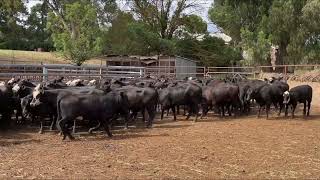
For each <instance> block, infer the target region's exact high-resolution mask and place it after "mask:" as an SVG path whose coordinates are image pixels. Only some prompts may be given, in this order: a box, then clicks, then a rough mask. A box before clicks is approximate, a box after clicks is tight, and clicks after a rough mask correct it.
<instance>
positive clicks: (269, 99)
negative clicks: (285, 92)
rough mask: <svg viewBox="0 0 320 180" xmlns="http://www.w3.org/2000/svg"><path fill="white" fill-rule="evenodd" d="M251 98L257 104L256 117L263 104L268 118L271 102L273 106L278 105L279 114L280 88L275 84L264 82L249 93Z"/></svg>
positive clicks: (281, 103) (281, 100) (281, 97)
mask: <svg viewBox="0 0 320 180" xmlns="http://www.w3.org/2000/svg"><path fill="white" fill-rule="evenodd" d="M251 98H252V99H255V100H256V102H257V103H258V104H259V111H258V117H260V112H261V109H262V107H263V106H266V114H267V119H268V118H269V111H270V106H271V104H273V105H274V106H275V107H277V105H280V110H279V113H278V115H280V113H281V110H282V108H283V96H282V90H281V89H280V88H279V87H278V86H276V85H270V84H265V85H262V86H260V87H258V88H256V89H254V91H253V92H252V94H251Z"/></svg>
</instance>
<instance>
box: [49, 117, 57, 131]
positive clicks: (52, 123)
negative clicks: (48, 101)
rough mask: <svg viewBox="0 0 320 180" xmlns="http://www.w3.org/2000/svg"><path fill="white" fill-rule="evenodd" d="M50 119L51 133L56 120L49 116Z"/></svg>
mask: <svg viewBox="0 0 320 180" xmlns="http://www.w3.org/2000/svg"><path fill="white" fill-rule="evenodd" d="M50 119H51V125H50V131H52V130H53V127H54V125H55V123H56V118H55V117H54V116H50Z"/></svg>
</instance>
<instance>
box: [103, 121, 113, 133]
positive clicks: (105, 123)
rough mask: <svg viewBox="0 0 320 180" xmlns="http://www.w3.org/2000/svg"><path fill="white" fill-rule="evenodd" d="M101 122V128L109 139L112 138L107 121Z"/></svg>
mask: <svg viewBox="0 0 320 180" xmlns="http://www.w3.org/2000/svg"><path fill="white" fill-rule="evenodd" d="M102 122H103V127H104V129H105V131H106V133H107V135H108V136H109V137H112V133H111V131H110V127H109V120H106V121H102Z"/></svg>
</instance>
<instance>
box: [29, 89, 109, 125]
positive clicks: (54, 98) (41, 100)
mask: <svg viewBox="0 0 320 180" xmlns="http://www.w3.org/2000/svg"><path fill="white" fill-rule="evenodd" d="M105 93H106V91H103V90H99V89H95V88H92V87H90V88H88V87H72V88H71V87H70V88H68V89H52V90H45V89H44V87H43V85H42V84H39V85H38V86H37V87H36V88H35V89H34V91H33V93H32V94H33V98H32V101H31V103H30V106H31V107H36V106H39V105H41V104H44V105H45V106H46V107H47V108H48V109H49V111H52V112H54V117H55V118H54V121H53V123H55V121H56V119H57V118H56V117H57V102H58V99H59V96H64V95H67V94H99V95H103V94H105ZM53 127H54V126H53ZM73 131H75V126H74V130H73Z"/></svg>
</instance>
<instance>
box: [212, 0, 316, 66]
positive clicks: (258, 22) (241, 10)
mask: <svg viewBox="0 0 320 180" xmlns="http://www.w3.org/2000/svg"><path fill="white" fill-rule="evenodd" d="M319 13H320V9H319V0H300V1H296V0H271V1H254V0H249V1H247V0H215V2H214V5H213V6H212V7H211V9H210V10H209V17H210V19H211V20H212V21H213V22H215V23H216V24H217V25H218V26H219V27H221V28H222V30H223V31H224V32H225V33H227V34H228V35H230V36H231V37H232V38H233V43H234V44H235V45H236V46H239V47H241V48H242V49H243V50H245V51H246V52H249V54H251V58H252V59H254V62H252V63H253V64H266V63H267V59H268V56H266V55H268V53H269V51H270V46H271V45H272V44H273V45H278V46H279V56H278V61H279V62H280V63H299V62H302V60H303V62H304V63H308V62H312V61H314V60H315V59H317V58H318V57H317V56H316V54H319V53H316V52H319V49H317V48H318V47H319V46H318V45H319V32H320V31H319V29H318V28H317V27H319V26H318V24H317V23H318V18H319V17H318V14H319Z"/></svg>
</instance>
